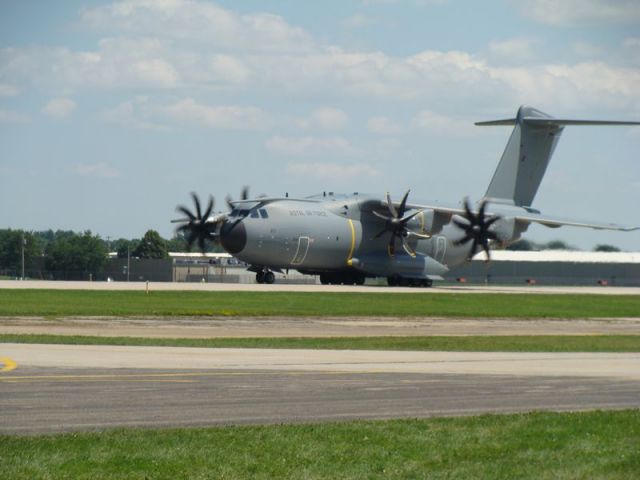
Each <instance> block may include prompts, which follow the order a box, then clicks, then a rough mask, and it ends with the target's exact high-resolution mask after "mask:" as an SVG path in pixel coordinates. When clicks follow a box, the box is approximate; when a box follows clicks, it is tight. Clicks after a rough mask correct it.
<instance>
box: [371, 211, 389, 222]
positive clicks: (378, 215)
mask: <svg viewBox="0 0 640 480" xmlns="http://www.w3.org/2000/svg"><path fill="white" fill-rule="evenodd" d="M371 213H373V214H374V215H375V216H376V217H378V218H381V219H382V220H385V221H389V220H391V219H390V218H389V217H387V216H386V215H382V214H381V213H378V212H376V211H375V210H372V211H371Z"/></svg>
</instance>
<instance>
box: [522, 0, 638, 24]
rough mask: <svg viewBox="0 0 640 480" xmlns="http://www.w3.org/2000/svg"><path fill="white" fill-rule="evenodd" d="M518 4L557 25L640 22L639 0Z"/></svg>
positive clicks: (525, 11) (552, 0)
mask: <svg viewBox="0 0 640 480" xmlns="http://www.w3.org/2000/svg"><path fill="white" fill-rule="evenodd" d="M514 3H515V2H514ZM517 5H518V6H519V8H520V10H521V12H522V14H523V15H525V16H527V17H530V18H532V19H534V20H536V21H538V22H541V23H546V24H548V25H555V26H572V25H601V24H602V23H603V22H607V23H637V22H639V21H640V8H639V7H638V1H637V0H613V1H612V0H562V1H561V2H558V1H556V0H518V2H517Z"/></svg>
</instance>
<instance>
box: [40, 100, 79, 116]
mask: <svg viewBox="0 0 640 480" xmlns="http://www.w3.org/2000/svg"><path fill="white" fill-rule="evenodd" d="M75 109H76V102H74V101H73V100H71V99H70V98H52V99H51V100H49V102H47V104H46V105H45V106H44V107H43V108H42V113H44V114H46V115H49V116H50V117H52V118H56V119H63V118H67V117H68V116H69V115H71V114H72V113H73V111H74V110H75Z"/></svg>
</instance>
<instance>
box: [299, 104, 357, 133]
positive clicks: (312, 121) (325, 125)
mask: <svg viewBox="0 0 640 480" xmlns="http://www.w3.org/2000/svg"><path fill="white" fill-rule="evenodd" d="M347 123H349V116H348V115H347V114H346V113H345V112H344V110H340V109H339V108H332V107H320V108H316V109H315V110H313V111H312V112H311V115H309V117H307V118H305V119H303V120H301V121H300V122H299V125H300V127H302V128H321V129H323V130H339V129H342V128H344V127H345V126H346V125H347Z"/></svg>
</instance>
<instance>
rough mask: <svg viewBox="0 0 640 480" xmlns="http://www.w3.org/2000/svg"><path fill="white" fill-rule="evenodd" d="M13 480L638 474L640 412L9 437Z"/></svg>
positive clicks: (6, 448)
mask: <svg viewBox="0 0 640 480" xmlns="http://www.w3.org/2000/svg"><path fill="white" fill-rule="evenodd" d="M0 446H1V450H0V452H1V453H0V472H2V477H3V478H7V479H9V478H10V479H34V478H73V479H120V478H136V479H143V478H149V479H151V478H152V479H204V478H216V479H243V478H251V479H263V478H278V479H321V478H322V479H325V478H332V479H340V478H350V479H365V478H366V479H377V478H384V479H419V478H434V479H468V478H469V479H470V478H473V479H477V478H491V479H513V478H522V479H525V478H534V479H581V478H583V479H600V478H606V479H631V478H638V473H639V472H640V411H638V410H627V411H618V412H588V413H532V414H518V415H498V416H492V415H484V416H479V417H465V418H433V419H427V420H394V421H376V422H350V423H339V424H317V425H274V426H244V427H224V428H203V429H174V430H124V429H121V430H114V431H107V432H103V433H80V434H64V435H52V436H37V437H17V436H0Z"/></svg>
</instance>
